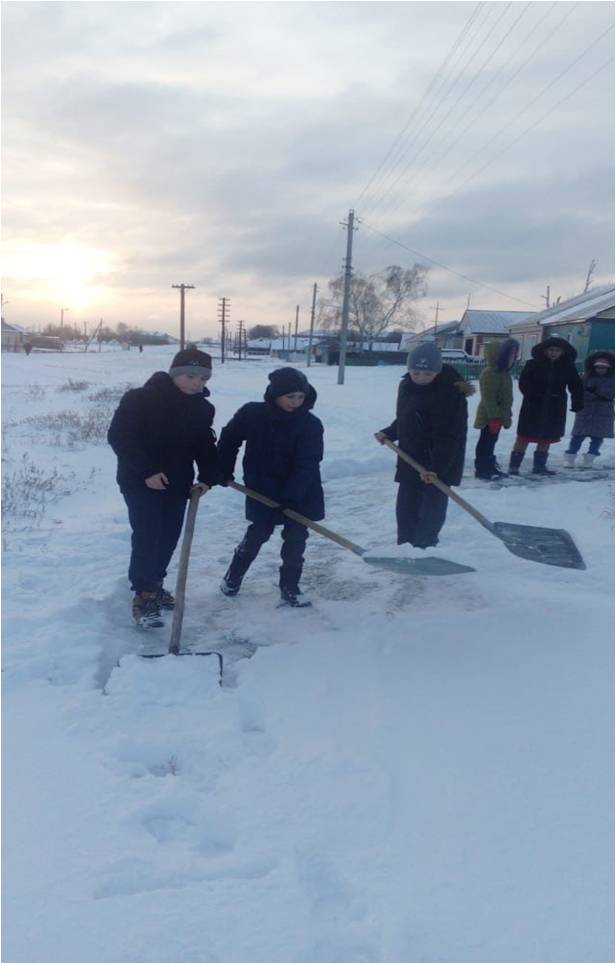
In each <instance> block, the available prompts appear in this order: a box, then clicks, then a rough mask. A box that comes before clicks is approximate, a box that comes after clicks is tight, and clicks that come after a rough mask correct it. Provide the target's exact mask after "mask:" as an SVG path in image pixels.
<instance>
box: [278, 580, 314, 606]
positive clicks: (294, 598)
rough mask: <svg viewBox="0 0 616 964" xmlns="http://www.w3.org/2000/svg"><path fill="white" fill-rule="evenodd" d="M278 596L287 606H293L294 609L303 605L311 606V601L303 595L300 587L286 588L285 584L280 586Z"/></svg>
mask: <svg viewBox="0 0 616 964" xmlns="http://www.w3.org/2000/svg"><path fill="white" fill-rule="evenodd" d="M280 598H281V600H282V602H283V603H286V604H287V606H293V608H294V609H303V608H304V607H305V606H312V603H311V601H310V600H309V599H308V597H307V596H304V594H303V592H302V591H301V589H299V588H296V589H288V588H287V587H286V586H281V587H280Z"/></svg>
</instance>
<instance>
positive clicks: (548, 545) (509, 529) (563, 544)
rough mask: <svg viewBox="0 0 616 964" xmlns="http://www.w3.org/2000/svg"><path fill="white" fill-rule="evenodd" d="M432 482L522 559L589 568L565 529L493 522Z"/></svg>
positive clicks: (420, 469)
mask: <svg viewBox="0 0 616 964" xmlns="http://www.w3.org/2000/svg"><path fill="white" fill-rule="evenodd" d="M383 444H384V445H386V446H387V447H388V448H390V449H391V450H392V452H395V453H396V455H397V456H398V458H400V459H402V460H403V461H404V462H408V464H409V465H410V466H412V468H414V469H415V471H416V472H425V471H426V470H425V469H424V467H423V466H422V465H420V464H419V462H416V461H415V459H413V458H411V456H410V455H407V454H406V452H403V451H402V449H401V448H400V447H399V446H397V445H394V443H393V442H390V441H389V439H385V440H384V442H383ZM431 484H432V485H435V486H436V487H437V489H440V490H441V492H443V493H444V494H445V495H446V496H447V497H448V498H449V499H453V501H454V502H457V503H458V505H459V506H461V507H462V508H463V509H464V510H465V512H468V513H469V514H470V515H472V516H473V518H475V519H477V522H479V523H480V524H481V525H482V526H483V527H484V529H487V530H488V532H491V533H492V535H493V536H496V538H497V539H500V540H501V542H504V543H505V545H506V546H507V548H508V549H509V552H512V553H513V555H514V556H520V558H521V559H528V560H530V561H531V562H541V563H543V564H544V565H546V566H560V567H561V568H562V569H586V565H585V563H584V560H583V559H582V557H581V555H580V553H579V551H578V548H577V546H576V544H575V542H574V541H573V539H572V538H571V536H570V535H569V533H568V532H566V531H565V529H546V528H544V527H543V526H525V525H518V524H517V523H515V522H490V520H489V519H486V517H485V516H484V515H482V514H481V512H478V511H477V509H475V507H474V506H472V505H471V504H470V503H469V502H467V501H466V499H463V498H462V496H460V495H458V493H457V492H454V491H453V489H450V488H449V486H448V485H445V483H444V482H441V480H440V479H436V481H435V482H432V483H431Z"/></svg>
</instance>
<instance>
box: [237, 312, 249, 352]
mask: <svg viewBox="0 0 616 964" xmlns="http://www.w3.org/2000/svg"><path fill="white" fill-rule="evenodd" d="M242 343H243V344H244V345H245V344H246V331H245V329H244V322H243V321H238V323H237V357H238V358H239V359H241V357H242ZM246 347H248V346H246ZM246 354H248V351H246Z"/></svg>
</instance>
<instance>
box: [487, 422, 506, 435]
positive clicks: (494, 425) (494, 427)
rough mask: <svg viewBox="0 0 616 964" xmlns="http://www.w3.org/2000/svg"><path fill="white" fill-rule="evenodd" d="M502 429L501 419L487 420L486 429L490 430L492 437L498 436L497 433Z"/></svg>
mask: <svg viewBox="0 0 616 964" xmlns="http://www.w3.org/2000/svg"><path fill="white" fill-rule="evenodd" d="M502 427H503V420H502V418H489V419H488V428H489V429H490V433H491V434H492V435H498V433H499V432H500V430H501V429H502Z"/></svg>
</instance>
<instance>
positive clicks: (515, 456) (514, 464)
mask: <svg viewBox="0 0 616 964" xmlns="http://www.w3.org/2000/svg"><path fill="white" fill-rule="evenodd" d="M524 455H525V453H524V452H517V451H516V450H515V449H514V450H513V452H512V453H511V455H510V456H509V475H519V474H520V466H521V464H522V460H523V458H524Z"/></svg>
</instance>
